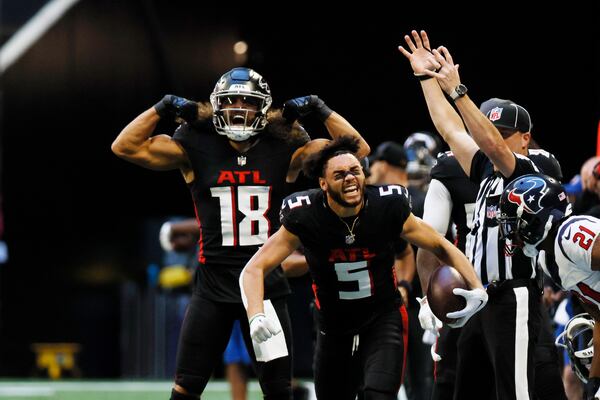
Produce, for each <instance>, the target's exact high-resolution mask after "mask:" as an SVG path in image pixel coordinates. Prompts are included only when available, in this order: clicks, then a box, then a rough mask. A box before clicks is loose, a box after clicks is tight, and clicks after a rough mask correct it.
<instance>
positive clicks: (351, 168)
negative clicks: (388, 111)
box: [240, 138, 487, 400]
mask: <svg viewBox="0 0 600 400" xmlns="http://www.w3.org/2000/svg"><path fill="white" fill-rule="evenodd" d="M357 149H358V146H357V145H356V143H355V142H353V141H352V140H351V139H346V138H342V139H338V140H335V141H333V142H331V143H330V144H329V145H327V146H326V147H325V148H324V149H323V150H322V151H320V152H319V153H317V154H315V155H313V156H311V158H310V159H309V160H308V162H307V163H306V165H305V172H307V173H308V174H309V175H310V176H313V177H318V178H319V184H320V187H321V189H313V190H309V191H305V192H298V193H295V194H293V195H291V196H288V197H287V198H286V199H285V200H284V201H283V204H282V208H281V219H282V225H283V226H282V227H281V228H280V229H279V231H278V232H277V233H276V234H275V235H273V236H272V237H271V238H270V239H269V240H268V241H267V243H266V244H265V245H264V246H263V247H262V248H261V249H260V250H259V251H258V252H257V253H256V255H255V256H254V257H253V258H252V259H251V260H250V262H249V263H248V264H247V265H246V267H245V269H244V271H243V272H242V274H241V277H240V286H241V288H242V297H243V298H244V299H245V305H246V306H247V311H248V316H249V318H250V332H251V334H252V336H253V338H254V340H255V341H257V342H260V343H262V344H263V345H264V346H265V347H268V346H269V345H270V343H271V342H272V341H275V340H277V337H278V336H279V335H280V334H279V333H278V330H277V329H274V324H273V322H272V321H271V318H270V317H269V315H268V313H265V310H264V308H263V281H264V277H265V276H268V275H267V274H268V273H269V272H270V271H271V270H273V269H274V268H275V267H276V266H277V265H278V264H279V263H280V262H281V261H282V260H283V259H285V258H286V257H287V256H288V255H289V254H291V253H292V252H293V251H294V250H295V249H296V248H297V247H298V246H300V244H302V245H303V248H304V254H305V256H306V260H307V262H308V266H309V270H310V274H311V276H312V279H313V282H314V285H313V288H314V293H315V300H316V305H317V308H318V315H319V327H320V330H319V334H318V338H317V348H316V352H315V362H314V368H315V371H314V372H315V389H316V393H317V398H319V399H338V400H345V399H348V400H350V399H354V398H355V396H356V392H357V389H358V386H359V384H360V383H361V382H362V383H363V390H364V398H365V399H396V397H397V394H398V390H399V388H400V383H401V379H402V373H403V367H404V355H405V350H406V349H405V347H406V340H407V338H406V332H407V331H406V328H407V325H406V323H407V319H406V311H405V309H404V306H402V303H401V298H400V295H399V294H398V290H397V289H396V288H397V285H396V282H395V276H394V243H395V241H397V240H398V238H399V237H401V238H403V239H405V240H407V241H408V242H410V243H413V244H415V245H417V246H421V247H424V248H427V249H428V250H430V251H433V252H434V253H435V254H436V255H437V256H438V257H439V258H440V259H441V260H442V261H443V262H445V263H447V264H450V265H453V266H455V267H456V268H457V269H458V270H459V272H460V273H461V274H462V275H463V276H464V277H465V280H466V281H467V283H468V285H469V287H470V288H471V289H472V290H469V291H466V294H465V297H466V298H467V305H466V307H465V308H464V309H463V310H461V311H459V312H458V314H459V315H457V317H458V318H459V320H458V321H459V322H457V323H459V324H464V323H465V322H466V320H467V319H468V318H469V317H470V316H471V315H473V314H474V313H475V312H477V311H478V310H479V309H481V308H482V307H483V306H484V305H485V303H486V301H487V294H486V293H485V291H484V290H483V286H482V285H481V282H480V281H479V280H478V279H477V277H476V275H475V272H474V270H473V267H472V266H471V265H470V264H469V262H468V261H467V258H466V257H465V256H464V255H463V254H462V253H461V252H460V251H459V250H458V249H457V248H456V247H454V246H453V245H452V244H451V243H450V242H448V241H447V240H446V239H444V238H443V237H442V236H441V235H440V234H438V233H437V232H436V231H434V230H433V229H432V228H431V227H429V226H428V225H426V224H425V223H423V222H422V221H421V220H420V219H418V218H416V217H414V216H413V215H412V213H411V210H410V205H409V200H408V192H407V190H406V188H404V187H402V186H400V185H387V186H365V176H364V174H363V171H362V168H361V166H360V163H359V161H358V159H357V158H356V156H355V152H356V151H357Z"/></svg>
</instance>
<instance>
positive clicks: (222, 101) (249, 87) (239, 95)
mask: <svg viewBox="0 0 600 400" xmlns="http://www.w3.org/2000/svg"><path fill="white" fill-rule="evenodd" d="M239 100H241V102H239ZM272 101H273V99H272V98H271V89H270V88H269V85H268V84H267V82H265V80H264V79H263V77H262V75H260V74H259V73H258V72H256V71H254V70H253V69H250V68H234V69H232V70H231V71H228V72H226V73H225V74H224V75H223V76H222V77H221V78H220V79H219V81H218V82H217V84H216V85H215V88H214V90H213V92H212V93H211V95H210V103H211V104H212V107H213V123H214V125H215V129H216V130H217V132H218V133H219V134H221V135H225V136H227V137H228V138H229V139H231V140H235V141H236V142H240V141H243V140H247V139H249V138H250V137H251V136H254V135H256V134H257V133H259V132H260V131H262V130H263V129H264V128H265V126H267V111H268V110H269V108H270V107H271V103H272ZM227 104H230V105H235V104H240V105H239V106H236V107H224V106H225V105H227ZM248 105H251V106H252V107H251V108H250V107H248Z"/></svg>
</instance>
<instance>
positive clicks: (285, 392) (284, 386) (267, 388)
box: [262, 379, 292, 400]
mask: <svg viewBox="0 0 600 400" xmlns="http://www.w3.org/2000/svg"><path fill="white" fill-rule="evenodd" d="M262 390H263V393H264V396H265V400H291V398H292V383H291V382H290V381H289V380H288V379H276V380H272V381H268V382H263V383H262Z"/></svg>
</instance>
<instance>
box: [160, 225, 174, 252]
mask: <svg viewBox="0 0 600 400" xmlns="http://www.w3.org/2000/svg"><path fill="white" fill-rule="evenodd" d="M171 230H172V229H171V223H170V222H165V223H164V224H162V226H161V227H160V233H159V234H158V239H159V241H160V247H162V249H163V250H164V251H172V250H173V244H172V243H171Z"/></svg>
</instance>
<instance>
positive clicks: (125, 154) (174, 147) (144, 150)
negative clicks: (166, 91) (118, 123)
mask: <svg viewBox="0 0 600 400" xmlns="http://www.w3.org/2000/svg"><path fill="white" fill-rule="evenodd" d="M159 120H160V116H159V115H158V113H157V112H156V110H155V109H154V107H152V108H150V109H148V110H146V111H144V112H143V113H141V114H140V115H138V116H137V117H136V118H135V119H134V120H133V121H131V122H130V123H129V124H128V125H127V126H126V127H125V128H124V129H123V130H122V131H121V133H119V136H117V138H116V139H115V141H114V142H113V144H112V146H111V149H112V151H113V153H115V154H116V155H117V156H118V157H120V158H122V159H124V160H127V161H129V162H132V163H134V164H137V165H139V166H141V167H144V168H148V169H153V170H171V169H177V168H183V167H185V166H186V165H187V163H188V161H187V155H186V154H185V152H184V151H183V149H182V148H181V147H180V146H179V144H177V142H175V141H174V140H173V139H171V137H170V136H168V135H156V136H152V137H151V136H150V135H152V132H153V131H154V129H155V128H156V124H158V121H159Z"/></svg>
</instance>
